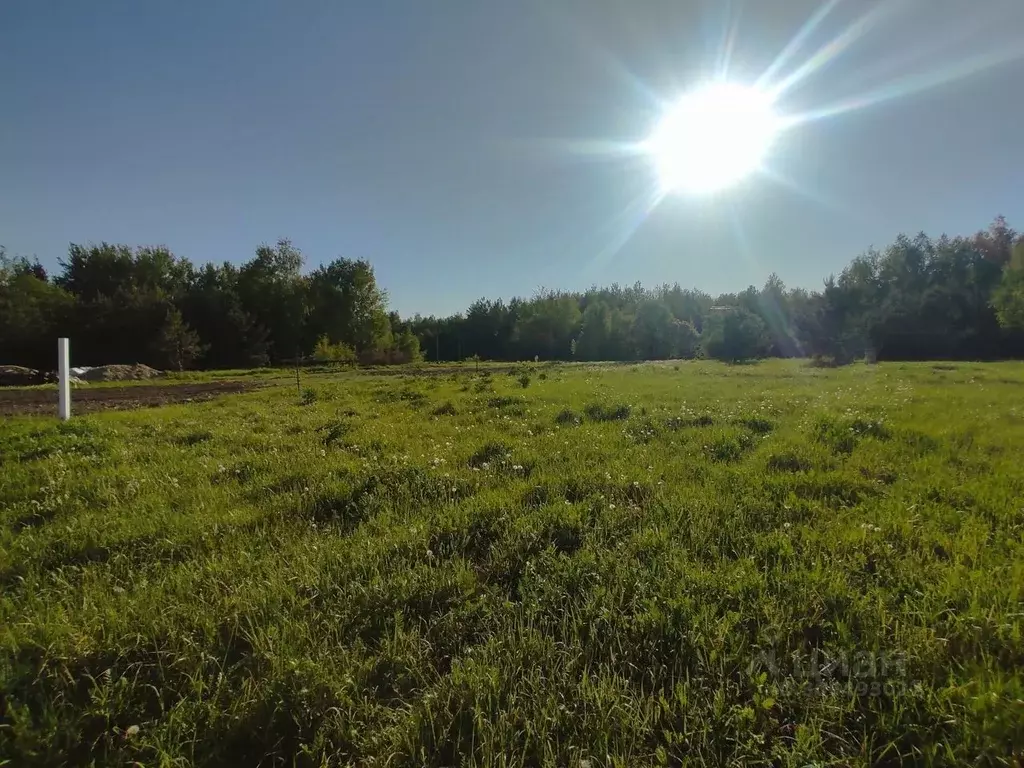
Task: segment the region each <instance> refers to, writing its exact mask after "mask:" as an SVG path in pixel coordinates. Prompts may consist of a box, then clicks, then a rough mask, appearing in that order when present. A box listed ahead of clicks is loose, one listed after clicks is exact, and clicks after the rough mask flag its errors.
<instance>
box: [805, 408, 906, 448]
mask: <svg viewBox="0 0 1024 768" xmlns="http://www.w3.org/2000/svg"><path fill="white" fill-rule="evenodd" d="M812 434H813V436H814V439H815V440H816V441H817V442H819V443H821V444H823V445H827V446H828V447H829V448H831V449H832V451H833V452H834V453H852V452H853V449H854V448H855V447H856V446H857V443H858V442H860V440H861V439H863V438H865V437H872V438H875V439H876V440H889V439H890V438H891V437H892V433H891V432H890V430H889V428H888V427H887V426H886V425H885V424H883V423H882V422H881V421H871V420H868V419H863V418H860V417H855V418H836V417H833V416H819V417H818V419H817V420H816V421H815V423H814V427H813V430H812Z"/></svg>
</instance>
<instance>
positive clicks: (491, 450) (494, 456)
mask: <svg viewBox="0 0 1024 768" xmlns="http://www.w3.org/2000/svg"><path fill="white" fill-rule="evenodd" d="M511 453H512V449H511V448H509V447H508V446H507V445H504V444H503V443H485V444H484V445H482V446H481V447H480V448H478V449H477V450H476V452H475V453H474V454H473V455H472V456H470V457H469V462H468V463H469V466H471V467H482V466H483V465H484V464H490V463H491V462H497V461H504V460H505V459H507V458H508V456H509V455H510V454H511Z"/></svg>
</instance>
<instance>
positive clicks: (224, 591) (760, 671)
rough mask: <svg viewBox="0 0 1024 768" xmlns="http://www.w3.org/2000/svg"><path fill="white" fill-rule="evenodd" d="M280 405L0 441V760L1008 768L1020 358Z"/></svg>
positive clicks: (376, 380) (411, 386)
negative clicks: (976, 767) (967, 767)
mask: <svg viewBox="0 0 1024 768" xmlns="http://www.w3.org/2000/svg"><path fill="white" fill-rule="evenodd" d="M307 384H308V386H307V387H306V388H305V389H304V390H303V392H302V393H301V395H300V394H299V393H298V392H297V391H296V388H295V386H294V384H292V385H291V386H284V385H283V384H275V383H273V382H272V383H270V384H269V385H268V386H265V387H262V388H260V389H257V390H255V391H249V392H244V393H241V394H233V395H228V396H224V397H219V398H218V399H215V400H212V401H208V402H201V403H200V402H194V403H188V404H177V405H168V406H166V407H161V408H155V409H145V410H134V411H110V412H102V413H95V414H90V415H85V416H81V417H76V418H74V419H72V420H71V421H70V422H67V423H63V424H62V423H58V422H57V421H56V420H55V419H52V418H37V417H24V418H22V417H14V418H6V419H4V420H3V422H2V423H0V486H2V491H0V493H2V495H0V584H2V595H3V596H2V601H0V642H2V651H0V723H2V726H0V762H3V760H5V759H6V760H8V761H10V762H11V764H12V765H18V766H26V765H56V764H63V763H67V764H84V763H88V762H89V761H90V760H96V761H97V762H98V763H103V764H118V765H127V764H131V762H132V761H138V763H141V764H143V765H171V764H174V765H197V766H210V765H256V764H263V765H275V764H287V765H291V764H299V765H311V766H319V765H345V764H360V765H368V764H374V765H409V766H414V765H436V766H443V765H453V764H456V763H465V764H475V765H508V766H513V765H549V764H550V765H572V766H595V767H596V766H603V765H619V766H641V765H679V764H681V763H683V762H685V761H693V762H704V763H707V764H725V763H734V764H740V763H742V764H772V765H794V766H797V765H807V764H809V763H817V764H841V765H864V766H867V765H876V764H896V763H899V762H901V761H911V762H922V763H928V762H931V763H949V764H952V763H967V762H981V763H989V764H991V763H998V762H1002V761H1012V757H1011V756H1012V755H1017V756H1018V758H1019V757H1020V756H1021V755H1022V750H1024V729H1022V728H1021V723H1022V722H1024V719H1022V718H1024V704H1022V700H1024V683H1022V677H1021V673H1020V670H1021V669H1022V668H1024V636H1022V633H1024V611H1022V590H1024V542H1022V531H1024V508H1022V506H1024V501H1022V499H1024V412H1022V410H1021V392H1022V391H1024V390H1022V385H1024V368H1022V366H1021V365H1019V364H991V365H971V364H958V365H930V364H914V365H896V364H892V365H886V364H883V365H879V366H853V367H850V368H847V369H842V370H822V369H814V368H810V367H807V366H806V365H805V364H803V363H799V362H782V361H773V362H770V363H763V364H759V365H755V366H735V367H726V366H721V365H717V364H710V363H684V364H681V365H642V366H630V367H609V368H600V367H594V368H583V367H577V366H554V365H552V366H529V367H523V368H521V369H517V370H514V371H511V372H488V371H487V370H486V369H485V370H484V371H482V372H481V373H475V372H473V371H471V370H465V371H459V370H454V371H447V372H445V373H443V374H441V375H436V376H414V375H409V376H393V375H392V376H375V375H366V374H357V373H350V374H336V375H322V376H318V377H315V378H314V379H311V380H309V381H308V382H307ZM51 394H52V393H51ZM78 396H79V395H78V393H77V392H76V394H75V397H78Z"/></svg>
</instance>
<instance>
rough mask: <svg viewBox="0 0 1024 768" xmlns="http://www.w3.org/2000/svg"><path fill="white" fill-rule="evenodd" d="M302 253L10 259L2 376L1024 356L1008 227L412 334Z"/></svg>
mask: <svg viewBox="0 0 1024 768" xmlns="http://www.w3.org/2000/svg"><path fill="white" fill-rule="evenodd" d="M303 263H304V260H303V256H302V253H301V252H300V251H299V250H298V249H297V248H296V247H295V246H293V245H292V244H291V242H289V241H288V240H281V241H279V242H278V243H276V244H275V245H273V246H271V245H262V246H260V247H259V248H257V249H256V251H255V255H254V257H253V258H252V259H251V260H250V261H248V262H246V263H244V264H242V265H241V266H235V265H233V264H230V263H227V262H225V263H224V264H221V265H215V264H206V265H203V266H198V267H197V266H196V265H193V264H192V263H191V262H190V261H189V260H188V259H186V258H181V257H178V256H175V255H174V254H173V253H171V252H170V251H169V250H168V249H166V248H163V247H137V248H131V247H129V246H125V245H110V244H107V243H102V244H99V245H88V246H83V245H76V244H72V245H71V246H70V247H69V249H68V254H67V257H66V258H65V259H62V260H61V261H60V262H59V267H60V269H59V272H58V273H57V274H55V275H53V276H51V275H48V274H47V273H46V270H45V269H43V267H42V266H41V265H40V264H39V262H38V261H30V260H29V259H26V258H24V257H16V256H9V255H7V253H6V252H5V251H4V250H3V248H2V247H0V363H4V364H20V365H27V366H31V367H36V368H50V367H52V365H53V358H54V350H53V346H54V345H53V340H54V339H55V338H56V337H58V336H65V335H66V336H69V337H71V338H72V340H73V348H74V358H75V363H76V364H80V365H88V364H102V363H112V362H144V363H147V364H150V365H153V366H156V367H161V368H171V369H184V368H191V367H198V368H238V367H253V366H261V365H269V364H283V363H286V362H291V361H292V360H295V359H306V360H310V359H314V360H324V361H342V362H350V361H351V362H355V361H359V362H363V363H401V362H411V361H417V360H420V359H423V357H424V356H425V357H426V359H428V360H436V361H455V360H464V359H468V358H478V359H486V360H506V361H515V360H533V359H538V360H662V359H672V358H690V357H695V356H705V357H712V358H716V359H722V360H729V361H740V360H747V359H755V358H760V357H767V356H779V357H812V358H816V359H819V360H822V361H826V362H829V363H834V364H842V363H846V362H849V361H851V360H854V359H858V358H862V357H869V358H877V359H889V360H895V359H900V360H913V359H982V360H987V359H999V358H1011V357H1013V358H1016V357H1022V356H1024V236H1021V235H1019V234H1018V233H1017V232H1015V231H1014V230H1013V229H1012V228H1010V227H1009V225H1007V223H1006V221H1005V220H1004V219H1003V218H1002V217H999V218H997V219H996V220H995V221H994V222H993V223H992V225H991V226H990V227H989V228H988V229H987V230H984V231H980V232H978V233H976V234H974V235H972V236H967V237H953V238H951V237H947V236H945V235H943V236H942V237H940V238H938V239H933V238H930V237H928V236H926V235H924V234H920V235H918V236H916V237H913V238H911V237H907V236H900V237H899V238H897V239H896V241H895V242H894V243H892V244H891V245H889V246H888V247H886V248H884V249H882V250H874V249H873V250H870V251H868V252H867V253H865V254H863V255H861V256H859V257H857V258H855V259H854V260H853V261H852V262H851V263H850V264H849V265H848V266H847V267H846V268H845V269H844V270H843V271H842V272H841V273H840V274H839V275H838V276H835V275H833V276H830V277H828V278H827V279H826V280H825V281H824V284H823V286H822V288H821V290H817V291H809V290H805V289H802V288H792V289H791V288H787V287H786V286H785V285H784V284H783V282H782V281H781V280H779V278H778V277H776V276H775V275H772V276H771V277H769V278H768V280H767V282H766V283H765V284H764V286H763V287H761V288H760V289H758V288H755V287H753V286H751V287H748V288H747V289H746V290H744V291H742V292H740V293H730V294H723V295H719V296H711V295H710V294H708V293H705V292H703V291H700V290H696V289H690V288H682V287H680V285H679V284H678V283H677V284H674V285H662V286H659V287H656V288H653V289H648V288H644V287H643V286H641V285H640V284H639V283H638V284H636V285H633V286H630V287H622V286H618V285H612V286H610V287H604V288H599V287H593V288H590V289H588V290H586V291H578V292H570V291H540V292H538V293H537V295H535V296H533V297H531V298H528V299H523V298H512V299H510V300H509V301H504V300H502V299H496V300H488V299H480V300H478V301H476V302H474V303H473V304H471V305H470V306H469V307H468V309H467V310H466V311H465V312H462V313H458V314H455V315H451V316H449V317H441V318H438V317H433V316H431V317H422V316H420V315H416V316H414V317H412V318H406V319H403V318H402V317H400V316H399V314H398V313H397V312H393V311H392V312H389V311H388V304H387V294H386V292H385V291H384V290H382V289H381V288H380V287H379V286H378V285H377V282H376V279H375V277H374V272H373V267H372V266H371V265H370V264H369V263H368V262H366V261H362V260H350V259H344V258H339V259H336V260H334V261H332V262H330V263H328V264H324V265H322V266H320V267H317V268H316V269H314V270H312V271H310V272H304V271H303Z"/></svg>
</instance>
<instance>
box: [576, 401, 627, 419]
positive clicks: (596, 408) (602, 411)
mask: <svg viewBox="0 0 1024 768" xmlns="http://www.w3.org/2000/svg"><path fill="white" fill-rule="evenodd" d="M629 412H630V407H629V406H628V405H625V404H620V405H617V406H615V407H614V408H613V407H610V406H604V405H602V404H600V403H591V404H590V405H588V406H587V407H586V408H584V409H583V413H585V414H586V416H587V418H588V419H590V420H591V421H622V420H624V419H628V418H629Z"/></svg>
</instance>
